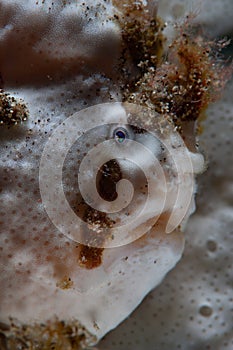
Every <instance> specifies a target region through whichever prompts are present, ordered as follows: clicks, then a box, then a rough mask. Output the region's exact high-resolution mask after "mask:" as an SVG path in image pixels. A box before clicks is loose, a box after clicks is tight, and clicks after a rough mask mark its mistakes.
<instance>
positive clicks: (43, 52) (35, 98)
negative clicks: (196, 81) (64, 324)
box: [0, 0, 203, 339]
mask: <svg viewBox="0 0 233 350" xmlns="http://www.w3.org/2000/svg"><path fill="white" fill-rule="evenodd" d="M47 6H48V5H47V4H46V5H43V4H42V5H40V4H39V5H36V1H32V0H31V1H1V14H0V20H1V23H2V25H3V28H4V29H3V31H2V33H1V37H0V49H1V52H4V53H5V56H4V55H3V56H2V55H1V69H2V74H3V75H4V80H5V89H6V90H7V91H9V92H10V93H11V94H13V95H14V96H16V97H21V98H23V99H24V101H25V102H26V103H27V105H28V109H29V112H30V117H29V120H28V121H27V122H26V123H25V124H22V125H19V126H16V127H13V128H9V129H8V128H7V127H5V126H2V127H1V130H0V135H1V138H0V145H1V155H0V159H1V163H0V165H1V168H0V171H1V177H0V188H1V193H0V196H1V220H0V225H1V226H0V230H1V231H0V233H1V234H0V249H1V256H0V266H1V274H0V285H1V289H0V308H1V314H0V321H1V322H3V323H8V321H9V317H13V318H17V319H18V320H19V321H20V322H21V323H27V324H30V323H33V322H37V323H41V322H42V323H43V322H46V321H47V320H49V319H53V318H54V317H55V316H57V317H58V318H59V319H61V320H66V321H69V320H72V319H78V320H79V321H80V323H81V324H83V325H84V326H85V327H86V328H87V329H88V330H89V331H90V332H91V333H92V334H93V335H96V337H97V339H100V338H101V337H103V336H104V335H105V334H106V333H107V332H108V331H110V330H111V329H113V328H114V327H116V326H117V325H118V324H119V323H120V322H121V321H122V320H124V319H125V318H126V317H127V316H128V315H129V314H130V313H131V312H132V311H133V310H134V309H135V308H136V307H137V306H138V305H139V304H140V302H141V301H142V299H143V298H144V297H145V295H147V293H148V292H149V291H150V290H151V289H153V288H154V287H155V286H157V285H158V284H159V283H160V282H161V281H162V279H163V278H164V277H165V275H166V274H167V272H168V271H169V270H171V269H172V268H173V267H174V266H175V265H176V263H177V262H178V261H179V259H180V258H181V255H182V252H183V249H184V235H183V233H181V232H180V230H179V229H176V230H174V231H173V232H172V233H170V234H166V233H165V230H164V224H163V222H158V223H157V224H156V225H155V226H154V227H153V228H152V229H151V232H150V234H149V235H146V236H143V237H142V238H141V239H138V240H137V241H135V242H133V243H131V244H129V245H125V246H123V247H119V248H114V249H113V248H112V249H106V250H105V251H104V253H103V263H102V264H101V266H100V267H98V268H96V269H94V270H87V269H84V268H82V267H80V266H79V264H78V262H77V249H76V248H77V243H76V242H74V241H72V240H70V239H68V238H67V237H66V236H64V235H63V234H61V232H59V231H58V230H57V229H56V227H55V226H54V225H53V223H52V222H51V221H50V219H49V218H48V216H47V213H46V211H45V209H44V206H43V202H42V201H41V195H40V190H39V164H40V158H41V155H42V152H43V149H44V146H45V143H46V142H47V140H48V138H49V137H50V136H51V134H52V132H53V131H54V130H55V129H56V127H57V126H58V125H59V123H62V122H63V121H64V120H65V119H66V118H67V117H69V115H71V114H73V113H74V112H76V111H78V110H81V109H83V108H84V107H86V106H91V105H94V104H98V103H103V102H109V101H112V100H120V99H121V95H120V91H119V89H118V87H117V86H115V85H114V83H112V82H111V80H110V79H108V78H106V76H102V75H101V74H99V73H98V72H99V71H100V70H101V71H103V72H105V73H106V72H107V71H108V68H106V67H111V66H113V65H114V62H115V59H116V57H117V55H118V54H119V53H118V44H119V41H120V35H119V28H118V27H117V26H116V25H115V24H114V25H113V24H112V22H111V21H109V20H106V18H108V17H110V16H112V14H113V11H112V7H111V5H110V4H109V3H107V4H106V2H105V1H98V2H97V1H85V6H84V7H81V6H78V5H77V2H76V1H71V2H69V4H68V3H67V5H66V6H63V5H62V2H58V3H55V4H54V5H53V6H52V5H51V6H52V7H51V9H49V6H48V7H47ZM88 6H89V7H91V9H92V11H91V12H88V13H89V15H88V16H89V17H88V16H86V8H87V7H88ZM96 13H97V15H96ZM94 18H95V25H94V26H91V25H90V22H93V19H94ZM70 33H72V35H71V34H70ZM58 38H59V40H58ZM87 43H88V44H87ZM112 48H114V50H112ZM106 50H107V51H106ZM106 52H107V53H111V54H109V55H106ZM96 67H98V69H97V70H96V71H95V69H96ZM87 141H88V140H87ZM191 159H193V167H194V172H195V171H196V172H200V171H201V170H202V168H203V158H202V157H201V156H200V155H196V154H195V155H191ZM122 167H123V165H122ZM184 167H185V166H184ZM71 171H72V168H71ZM188 175H190V176H193V174H188ZM192 194H193V195H194V193H192ZM193 208H194V206H193V198H192V202H191V206H190V208H189V211H188V213H187V215H186V217H185V218H184V220H185V221H186V219H187V218H188V216H189V215H190V213H191V212H192V211H193ZM66 278H69V279H70V281H71V282H72V283H71V284H70V286H69V288H61V285H62V281H64V280H65V279H66Z"/></svg>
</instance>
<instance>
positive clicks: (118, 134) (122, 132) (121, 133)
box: [113, 128, 129, 143]
mask: <svg viewBox="0 0 233 350" xmlns="http://www.w3.org/2000/svg"><path fill="white" fill-rule="evenodd" d="M113 137H114V139H115V140H116V142H118V143H124V142H125V141H126V140H127V139H128V138H129V134H128V132H127V130H126V129H124V128H116V129H115V130H114V132H113Z"/></svg>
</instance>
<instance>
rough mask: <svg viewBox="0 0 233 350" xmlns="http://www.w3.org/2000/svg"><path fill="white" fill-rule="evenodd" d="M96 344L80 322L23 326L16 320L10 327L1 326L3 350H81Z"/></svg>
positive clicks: (11, 321)
mask: <svg viewBox="0 0 233 350" xmlns="http://www.w3.org/2000/svg"><path fill="white" fill-rule="evenodd" d="M2 328H4V329H2ZM3 332H4V333H3ZM95 342H96V339H95V337H94V336H92V335H90V333H89V332H88V331H87V330H86V329H85V328H84V327H83V326H81V325H80V324H79V322H78V321H70V322H64V321H59V320H57V319H56V320H54V321H47V322H46V323H43V324H41V323H35V324H31V325H28V324H27V325H22V324H21V323H18V322H17V321H16V320H10V325H0V346H1V349H2V350H7V349H23V350H64V349H65V350H72V349H76V350H81V349H85V348H87V347H88V346H89V345H92V344H94V343H95Z"/></svg>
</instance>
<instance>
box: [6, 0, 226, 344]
mask: <svg viewBox="0 0 233 350" xmlns="http://www.w3.org/2000/svg"><path fill="white" fill-rule="evenodd" d="M34 3H35V2H34V1H9V0H5V1H3V0H2V1H1V2H0V5H1V12H0V20H1V24H2V25H3V26H4V28H3V30H1V32H0V48H1V52H4V55H3V56H2V57H1V60H2V61H1V66H2V67H4V69H5V72H6V78H5V79H6V85H7V86H6V88H7V89H8V91H11V92H12V93H15V95H16V96H20V97H23V98H24V99H25V101H26V102H27V103H28V104H29V109H30V110H31V111H32V115H33V118H32V119H31V121H29V125H30V123H31V128H32V130H33V132H32V135H28V136H29V137H30V138H28V139H27V140H26V141H25V131H24V130H23V129H21V131H19V132H16V135H12V134H11V133H10V132H9V133H6V134H5V135H4V137H3V138H2V144H4V147H8V150H7V151H6V153H5V155H6V159H5V162H6V163H5V164H7V167H5V170H4V171H3V174H1V179H3V180H4V182H6V183H5V187H4V188H5V190H4V191H3V192H2V193H1V196H2V200H3V201H4V205H7V208H10V209H8V211H7V213H6V214H5V217H4V213H2V215H1V221H4V224H5V225H6V226H5V228H6V230H8V229H9V230H11V231H10V234H11V235H13V236H14V237H16V239H19V238H18V235H17V232H18V231H17V230H18V229H19V230H22V231H24V232H25V241H26V244H25V242H24V241H23V240H20V239H19V241H18V242H17V247H18V249H15V244H13V243H12V242H11V240H9V238H8V237H7V235H5V236H2V242H3V246H4V251H6V247H8V248H7V249H9V252H8V254H6V256H5V255H4V256H3V255H2V257H3V258H4V269H6V265H7V266H8V267H7V268H8V269H9V271H6V274H5V275H4V280H3V281H2V282H1V285H4V286H6V289H8V290H11V291H12V298H13V299H14V300H16V301H17V307H18V311H19V314H20V313H21V312H22V314H24V316H25V318H26V317H27V316H28V315H29V316H30V308H29V309H28V313H29V314H28V313H27V312H25V310H27V305H30V304H27V303H28V301H29V300H31V301H32V303H34V300H35V299H34V298H35V296H33V291H34V288H36V289H37V288H41V291H43V290H47V291H46V293H44V294H43V293H37V296H36V302H37V305H38V309H37V310H38V312H39V309H40V307H41V305H43V310H42V314H41V317H42V318H43V317H44V315H43V312H45V310H46V311H47V305H46V300H47V298H48V296H51V299H53V304H51V305H50V307H51V309H52V308H53V307H55V308H56V309H57V310H59V311H60V312H61V313H62V312H64V309H65V308H67V304H66V302H64V304H63V300H64V299H63V298H64V296H65V294H64V293H67V291H64V292H63V291H60V290H58V291H57V292H56V294H59V295H60V297H61V298H60V299H59V302H58V299H56V298H54V294H53V292H51V291H52V290H53V286H52V287H51V288H50V285H49V283H48V281H45V280H44V277H45V276H47V277H48V280H49V279H50V277H51V276H52V277H54V275H53V274H54V271H53V270H51V269H49V268H48V266H43V265H42V266H41V268H38V269H36V274H34V272H35V270H34V266H35V265H36V266H38V265H37V264H38V262H40V261H41V257H42V256H43V251H42V252H39V254H38V249H39V250H40V249H41V246H43V245H44V247H45V248H44V250H47V252H48V253H47V256H49V254H50V248H47V246H49V245H50V244H51V242H52V244H53V245H56V246H57V248H56V251H57V253H56V255H57V256H59V257H60V265H59V264H58V265H57V269H58V270H60V269H61V266H62V259H64V257H65V249H64V247H65V246H66V242H65V240H64V241H63V240H62V239H61V237H60V241H59V243H57V236H56V234H54V232H53V227H52V225H51V224H50V223H49V222H48V221H47V219H44V212H43V208H42V205H41V203H40V202H39V199H40V197H39V192H38V189H37V190H36V191H35V192H34V193H33V196H31V194H30V188H31V183H34V182H35V180H34V179H35V178H36V177H37V175H38V174H37V166H38V162H39V157H37V156H35V154H34V153H33V152H32V153H31V151H30V149H32V150H33V149H34V148H35V147H36V152H37V153H38V154H40V152H41V149H42V144H41V139H43V140H45V139H46V137H47V136H48V135H49V133H50V132H51V131H50V130H51V129H52V128H53V127H54V125H56V123H58V122H59V121H61V120H62V119H63V118H64V117H67V116H69V115H70V114H71V113H73V112H75V111H77V110H79V109H82V108H84V107H85V106H87V105H93V104H95V103H102V102H105V101H109V100H110V99H111V98H113V99H115V100H117V99H119V96H120V95H118V96H117V94H119V91H118V90H117V87H116V86H114V85H113V84H112V83H111V82H110V80H109V79H108V78H106V77H103V76H101V75H100V74H98V73H97V72H98V69H96V65H97V66H98V67H99V68H101V69H102V70H104V71H105V72H108V71H109V70H111V67H112V64H113V61H114V58H115V53H116V51H112V50H110V52H111V53H112V54H111V55H104V58H103V52H105V51H104V50H105V48H106V46H108V45H107V44H108V43H109V37H111V38H112V31H113V27H112V25H109V26H108V25H106V28H105V29H106V30H104V31H103V33H106V36H104V35H103V33H102V32H100V34H99V32H98V28H96V30H95V36H94V38H93V35H92V33H91V32H88V28H89V27H88V25H86V23H87V22H85V21H84V23H83V22H82V21H81V20H80V18H81V17H82V16H78V18H76V20H77V22H76V21H75V24H76V23H77V25H78V26H81V32H82V31H83V30H84V28H85V29H87V33H86V36H85V38H87V40H86V41H85V42H84V43H83V42H82V38H80V40H81V43H82V45H81V52H82V55H81V56H80V50H79V49H77V48H75V47H74V43H75V42H76V41H75V39H76V38H75V36H72V35H71V36H70V32H71V31H72V33H73V32H74V33H75V31H73V23H74V22H73V21H71V20H70V19H71V17H72V16H73V12H72V11H70V13H68V14H67V13H66V15H67V17H66V16H64V14H65V12H66V11H67V10H64V9H63V7H62V1H60V2H59V4H60V5H61V10H59V11H60V12H59V11H58V13H57V16H56V18H57V21H55V22H54V23H52V24H51V12H52V11H54V10H49V6H50V5H49V2H45V5H43V6H41V5H40V4H41V2H39V5H38V6H39V7H41V8H42V9H43V11H44V13H42V14H41V16H38V15H37V16H36V17H35V16H32V11H33V10H34ZM73 3H76V2H75V1H73ZM102 3H103V2H102ZM15 4H17V6H16V5H15ZM23 4H26V5H27V8H28V12H27V11H26V12H25V8H24V7H23ZM89 4H90V5H91V1H89ZM160 4H161V7H160V13H161V14H162V15H163V16H164V18H165V19H166V20H167V21H174V16H172V14H171V13H172V12H173V14H174V13H177V14H178V15H179V13H180V14H181V15H182V16H183V14H184V13H185V12H188V11H189V10H190V8H191V5H190V4H191V1H178V0H175V1H169V2H168V1H165V0H161V1H160ZM180 4H183V5H184V8H183V10H182V7H180ZM104 5H105V6H107V10H106V12H105V11H104V10H103V8H101V9H99V10H98V15H100V16H101V14H102V15H103V17H104V16H105V14H107V13H108V14H109V13H110V14H111V11H112V10H111V6H109V5H106V4H105V2H104ZM72 6H75V5H72ZM174 6H175V7H174ZM201 6H202V7H201V10H200V15H199V16H198V17H197V19H196V21H197V22H199V23H201V25H204V26H205V27H206V28H207V29H208V30H209V31H210V34H211V35H213V36H216V35H217V36H218V35H225V34H230V33H232V13H233V4H232V1H231V0H228V1H224V2H223V1H217V0H215V1H208V0H203V2H202V3H201ZM12 8H13V9H14V11H13V12H12ZM192 8H193V9H195V4H194V5H193V6H192ZM192 8H191V9H192ZM187 9H188V10H187ZM16 10H17V11H16ZM94 12H95V11H94ZM6 13H8V15H6ZM22 15H23V16H25V17H23V18H24V20H23V19H22ZM178 15H177V16H175V17H176V18H177V17H179V16H178ZM66 18H67V19H68V18H69V20H68V21H66ZM9 23H10V24H9ZM12 23H13V24H14V25H12ZM31 25H32V28H33V30H31ZM69 25H71V26H70V27H69ZM22 26H23V30H22V32H21V28H22ZM59 26H60V27H61V28H62V31H64V37H65V43H64V41H63V42H62V44H64V45H59V47H58V48H57V50H56V46H54V40H55V39H56V38H57V30H58V29H57V28H58V27H59ZM41 28H46V30H45V35H44V36H43V38H44V39H43V40H40V38H41ZM17 29H20V30H19V31H17ZM77 32H78V33H79V32H80V27H79V29H78V31H77ZM13 33H14V34H13ZM16 33H17V34H16ZM117 33H118V31H117V29H116V31H115V34H114V36H113V38H114V40H113V45H112V46H113V47H115V46H117V45H118V37H117ZM89 34H90V36H88V35H89ZM45 38H46V40H45ZM111 40H112V39H111ZM23 42H26V43H27V49H26V50H25V51H23V52H22V51H21V47H22V43H23ZM99 45H100V46H99ZM12 48H13V49H14V50H13V49H12ZM40 50H42V53H40ZM12 52H14V55H12V54H11V53H12ZM66 53H67V56H68V59H67V60H66ZM92 57H95V64H94V65H93V64H92ZM105 59H106V61H105ZM84 60H85V61H84ZM16 61H17V62H21V63H22V65H21V67H22V70H20V71H18V70H17V69H12V67H15V66H16V65H15V63H16ZM80 62H85V64H84V65H82V64H81V69H80ZM90 71H92V72H93V73H95V75H93V76H92V77H89V76H88V75H89V72H90ZM35 82H36V83H37V86H36V88H35V89H34V88H33V89H32V83H35ZM16 85H19V86H20V87H16ZM232 89H233V84H231V85H229V86H228V87H227V89H226V92H225V95H224V96H225V97H224V98H223V99H222V100H221V101H220V102H219V103H217V104H215V105H214V106H213V107H211V108H210V110H209V112H208V119H207V120H206V123H205V124H206V127H205V131H204V134H203V136H202V139H201V145H202V147H203V149H204V151H205V152H206V154H207V156H208V158H209V169H208V171H207V172H206V174H205V175H203V176H202V177H201V178H200V180H199V181H200V185H199V195H198V211H197V213H196V214H195V215H194V216H193V218H192V220H191V221H190V222H189V226H188V230H187V235H186V237H187V243H186V248H185V253H184V257H183V259H182V260H181V262H180V263H179V265H178V266H177V267H176V269H175V270H173V271H172V272H171V273H170V274H169V276H168V277H167V278H166V280H165V281H164V282H163V284H162V285H161V286H159V287H158V288H157V289H156V290H155V291H154V292H152V293H151V294H150V295H149V296H148V297H147V298H146V300H145V301H144V303H143V304H142V305H141V306H140V307H139V308H138V310H137V311H136V312H135V313H134V314H133V315H132V316H131V317H130V318H129V319H128V320H127V321H126V322H124V323H123V324H122V325H121V326H120V327H119V328H117V329H116V330H115V331H113V332H112V333H111V334H109V335H108V336H107V337H106V339H105V340H103V341H102V342H101V343H100V349H101V350H107V349H110V350H113V349H117V350H126V349H127V350H142V349H145V348H146V349H148V350H162V349H164V350H167V349H193V350H200V349H201V350H202V349H214V350H220V349H221V350H222V349H224V350H225V349H227V350H230V349H232V347H233V343H232V337H233V334H232V328H233V318H232V304H233V299H232V294H233V292H232V279H233V276H232V270H233V268H232V246H233V237H232V235H233V233H232V226H233V213H232V192H233V190H232V171H233V169H232V167H233V159H232V130H233V125H232V120H233V104H232V100H233V95H232V91H233V90H232ZM28 96H30V98H28ZM48 118H51V121H47V119H48ZM38 120H40V121H38ZM45 131H46V132H47V134H46V135H45V134H44V132H45ZM9 142H10V143H11V146H12V148H11V149H9ZM26 147H27V150H25V148H26ZM23 152H26V153H28V158H27V159H25V158H24V157H23V158H22V157H21V155H22V153H23ZM16 162H17V167H19V168H18V170H17V172H15V170H14V169H15V165H16ZM33 186H34V185H33ZM15 193H17V196H18V197H17V201H16V200H15V197H14V195H15ZM35 203H36V205H35ZM29 209H30V210H29ZM1 212H2V211H1ZM28 212H30V217H29V216H28ZM6 217H8V219H10V225H8V221H7V219H6ZM19 217H20V219H19ZM3 218H4V220H2V219H3ZM32 220H33V223H34V224H33V226H32V227H31V226H30V225H31V222H32ZM25 228H26V230H25ZM12 230H15V231H12ZM4 232H6V231H4ZM41 232H44V234H46V237H47V236H48V232H49V233H50V236H49V239H47V238H45V237H42V235H41ZM27 234H30V237H32V240H33V242H32V241H31V242H30V243H32V244H29V242H28V237H27ZM3 235H4V234H3ZM181 244H182V242H181ZM23 246H24V248H22V247H23ZM165 248H166V247H165ZM22 249H23V252H25V250H26V252H27V254H25V253H23V254H22ZM35 249H36V250H35ZM161 252H162V251H161ZM1 254H2V252H1ZM150 254H151V255H150V257H149V258H148V259H152V258H153V251H151V252H150ZM7 255H9V256H7ZM123 255H124V254H123V253H122V256H123ZM6 262H7V264H6ZM19 263H20V264H19ZM70 263H73V261H72V259H71V261H70ZM21 264H22V265H23V266H22V265H21ZM39 265H40V264H39ZM25 266H26V267H27V269H26V270H25ZM155 266H156V264H155ZM1 268H2V265H1ZM29 270H31V272H30V274H31V276H32V277H30V278H29V284H28V285H27V283H28V282H25V281H28V278H27V277H26V275H25V273H24V272H25V271H26V272H27V271H29ZM22 271H23V273H22ZM15 272H16V273H17V276H19V277H17V278H14V273H15ZM113 272H114V269H113ZM27 273H28V272H27ZM56 273H58V272H57V271H55V276H56ZM65 273H66V271H65ZM162 275H163V273H162ZM143 277H144V278H145V275H144V274H143V273H142V275H141V277H139V279H140V284H139V287H140V289H141V290H139V289H138V287H137V286H136V287H133V289H135V290H137V292H138V302H139V301H140V295H143V294H145V289H144V287H145V286H144V284H143V283H142V278H143ZM56 278H57V276H56ZM101 278H105V276H103V275H101V274H100V276H99V277H98V281H99V279H101ZM117 278H118V280H120V279H121V277H117ZM89 280H91V286H92V287H93V283H94V284H95V283H96V282H95V281H94V282H93V279H92V278H91V277H90V278H89V279H87V285H88V282H89ZM145 280H146V279H145ZM157 282H159V281H155V280H151V281H148V280H147V283H148V284H150V283H151V286H152V285H153V284H155V283H157ZM77 283H78V281H77ZM128 283H129V285H131V287H132V284H131V280H130V278H129V279H128ZM144 283H145V282H144ZM20 286H23V287H24V288H29V289H28V290H29V291H31V292H32V294H31V296H30V295H27V297H24V302H22V300H20V297H21V293H22V295H23V294H24V293H23V288H20ZM89 287H90V286H88V288H89ZM133 289H132V290H133ZM3 291H4V290H3V289H2V288H1V292H2V293H3ZM37 291H38V290H37ZM68 292H70V298H71V300H72V298H74V299H73V303H69V308H67V310H66V312H67V311H68V312H69V313H70V315H72V312H74V316H75V315H76V313H75V312H76V310H75V308H74V305H76V301H75V298H76V296H75V295H74V293H73V291H68ZM16 294H17V295H18V296H16ZM131 294H133V291H132V292H131V293H130V295H131ZM30 298H31V299H30ZM65 298H66V296H65ZM17 299H18V300H20V303H19V302H18V300H17ZM125 300H126V301H127V295H126V299H125ZM131 301H132V300H131ZM102 302H103V304H104V303H105V302H106V299H103V300H102ZM93 303H95V302H94V301H93ZM87 305H88V307H87V308H88V312H87V313H88V322H92V325H90V329H93V332H95V331H96V325H95V321H96V314H95V313H94V314H93V312H92V311H93V309H92V305H91V304H90V303H88V304H87ZM203 306H207V308H203ZM13 307H14V304H12V308H13ZM110 307H111V305H110ZM133 307H135V305H134V306H132V305H130V303H128V304H127V305H125V310H127V312H126V314H127V313H128V312H129V311H128V308H129V309H132V308H133ZM91 309H92V310H91ZM99 310H100V309H99ZM109 310H110V314H111V315H112V314H113V313H114V311H113V310H112V309H111V308H109ZM125 310H124V311H125ZM8 311H9V310H8ZM84 311H85V312H86V311H87V310H85V308H84V309H83V311H82V312H84ZM117 311H119V315H121V316H120V317H121V318H123V317H122V315H123V314H122V312H123V311H122V309H121V310H117ZM33 312H36V309H35V310H33ZM207 314H208V315H209V316H208V317H207V316H204V315H207ZM102 316H103V317H102V319H103V320H104V318H105V316H104V312H103V314H102ZM85 317H86V316H85ZM89 324H90V323H89ZM100 326H102V324H100ZM92 327H93V328H92ZM104 327H105V329H106V330H108V329H110V328H111V325H109V324H108V325H103V328H104ZM108 327H109V328H108Z"/></svg>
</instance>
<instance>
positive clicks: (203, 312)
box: [199, 305, 213, 317]
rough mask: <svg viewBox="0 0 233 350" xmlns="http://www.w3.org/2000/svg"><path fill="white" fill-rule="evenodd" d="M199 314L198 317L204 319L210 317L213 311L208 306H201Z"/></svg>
mask: <svg viewBox="0 0 233 350" xmlns="http://www.w3.org/2000/svg"><path fill="white" fill-rule="evenodd" d="M199 313H200V315H202V316H204V317H210V316H211V315H212V313H213V310H212V308H211V307H210V306H208V305H203V306H201V307H200V309H199Z"/></svg>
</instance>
